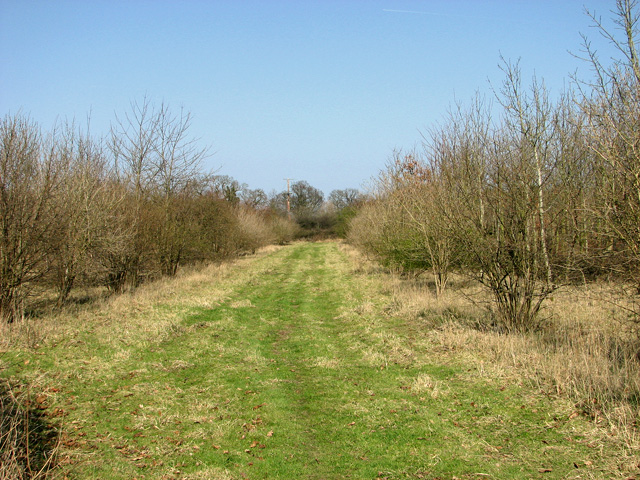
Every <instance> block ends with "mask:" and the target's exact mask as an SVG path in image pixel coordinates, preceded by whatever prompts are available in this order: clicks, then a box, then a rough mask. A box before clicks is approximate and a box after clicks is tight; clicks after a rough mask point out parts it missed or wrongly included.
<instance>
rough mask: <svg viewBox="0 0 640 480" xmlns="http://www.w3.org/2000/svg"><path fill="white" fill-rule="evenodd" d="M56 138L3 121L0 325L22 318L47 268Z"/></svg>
mask: <svg viewBox="0 0 640 480" xmlns="http://www.w3.org/2000/svg"><path fill="white" fill-rule="evenodd" d="M54 139H55V135H53V134H52V135H51V136H50V137H48V138H46V139H43V138H42V136H41V133H40V129H39V127H38V126H37V125H36V124H35V123H33V122H31V121H30V120H29V119H28V118H25V117H23V116H21V115H16V116H8V115H7V116H5V117H4V118H3V119H2V121H1V122H0V224H1V225H2V228H0V321H4V322H6V321H9V322H10V321H13V320H15V319H17V318H20V317H21V316H22V315H23V313H24V301H25V299H26V297H27V296H28V293H29V289H30V287H32V286H33V282H35V281H36V280H38V279H40V278H42V276H43V275H44V274H45V273H46V271H47V269H48V265H47V262H46V260H47V256H48V254H49V253H50V250H51V248H52V244H51V242H50V241H49V237H50V236H52V235H54V234H55V229H56V227H57V226H58V222H57V220H58V212H57V210H56V208H55V207H56V205H55V203H54V198H55V195H56V189H57V188H58V187H59V184H60V171H59V168H58V167H59V160H60V158H59V154H60V152H59V149H58V145H57V144H56V142H55V140H54Z"/></svg>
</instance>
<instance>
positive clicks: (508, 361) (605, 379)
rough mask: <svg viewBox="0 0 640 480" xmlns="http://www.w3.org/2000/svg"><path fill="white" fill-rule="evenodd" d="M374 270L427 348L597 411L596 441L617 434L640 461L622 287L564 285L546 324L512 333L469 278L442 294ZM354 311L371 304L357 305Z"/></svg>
mask: <svg viewBox="0 0 640 480" xmlns="http://www.w3.org/2000/svg"><path fill="white" fill-rule="evenodd" d="M341 248H342V249H343V251H345V252H346V253H347V254H348V256H349V258H350V259H351V261H352V262H355V263H356V264H357V266H356V267H354V269H355V270H356V271H359V272H360V271H362V272H369V273H371V272H376V268H375V267H371V266H367V265H365V263H366V262H367V260H366V258H364V257H363V256H362V255H361V254H359V253H358V252H353V251H352V250H354V249H352V248H351V247H349V246H347V245H343V246H342V247H341ZM377 276H378V277H379V278H380V279H381V281H382V283H383V289H384V291H385V292H386V293H387V294H388V296H389V297H390V301H389V304H388V305H387V306H386V309H385V312H386V313H387V314H388V315H391V316H394V317H398V318H401V319H403V320H404V321H406V322H409V323H411V324H413V325H414V329H415V332H416V339H417V340H416V341H417V342H422V346H423V347H425V348H432V349H435V351H436V352H438V354H439V355H446V356H449V357H455V359H456V360H457V361H463V362H465V363H468V364H470V365H475V366H477V367H478V368H477V372H478V373H479V374H480V375H483V376H486V377H490V378H494V379H501V380H502V381H503V382H505V384H508V383H516V384H517V383H521V382H527V383H530V384H533V385H534V386H536V387H537V388H538V389H539V391H541V392H544V393H545V394H547V395H553V396H555V397H558V398H566V399H567V400H568V401H570V402H571V405H572V406H571V412H570V414H578V415H587V416H589V417H591V418H592V420H593V423H594V440H593V441H594V444H595V443H597V436H598V435H606V436H607V437H611V438H617V439H619V441H620V442H622V443H624V444H625V445H626V447H627V451H628V452H629V456H630V459H631V460H630V461H631V462H636V463H637V461H638V460H640V456H638V454H637V452H638V451H640V429H639V426H640V342H639V341H638V339H639V336H638V332H637V330H636V328H637V325H635V324H633V323H631V322H629V321H628V319H627V316H628V315H627V313H626V312H625V311H624V309H621V308H618V305H619V303H620V301H621V300H620V297H619V295H618V294H617V292H618V290H619V288H618V287H617V286H615V285H609V284H605V283H598V284H592V285H585V286H574V287H567V288H564V289H561V290H559V291H558V292H557V293H556V294H555V295H554V296H553V298H552V299H550V301H549V302H547V303H546V304H545V306H544V308H543V310H542V312H541V315H542V317H543V322H542V325H543V328H542V330H541V331H539V332H534V333H529V334H509V335H506V334H502V333H500V332H498V331H496V330H495V329H493V328H492V325H491V317H490V315H489V314H488V312H487V309H486V308H484V305H485V304H486V303H488V299H486V298H483V296H484V295H485V294H484V293H483V291H482V289H481V288H480V287H479V286H477V285H474V284H471V283H469V282H468V281H467V280H466V279H465V278H463V277H454V278H453V279H452V282H451V283H450V287H449V289H448V290H447V291H446V292H445V293H444V294H443V295H441V296H439V297H436V295H435V294H434V293H433V290H432V289H431V288H429V282H428V280H425V279H424V278H421V277H413V278H408V277H400V276H398V275H391V274H388V273H384V272H380V270H377ZM355 310H356V311H358V310H364V311H366V310H367V309H366V308H364V306H363V305H360V306H358V307H356V309H355ZM391 345H393V342H391ZM370 353H371V357H372V358H371V362H372V363H379V362H381V361H382V358H381V357H380V353H379V352H370ZM400 355H401V353H400ZM396 356H397V355H396ZM373 357H375V358H373ZM430 385H431V386H433V383H432V382H431V381H430V378H427V376H425V377H423V378H416V379H414V383H413V384H412V388H414V389H417V390H422V391H424V392H429V391H430ZM603 432H604V433H603Z"/></svg>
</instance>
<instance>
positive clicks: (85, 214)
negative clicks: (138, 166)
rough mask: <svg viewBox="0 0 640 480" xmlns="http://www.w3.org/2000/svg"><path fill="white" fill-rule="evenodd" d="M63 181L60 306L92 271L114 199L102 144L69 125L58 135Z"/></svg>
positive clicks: (57, 243)
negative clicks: (93, 259)
mask: <svg viewBox="0 0 640 480" xmlns="http://www.w3.org/2000/svg"><path fill="white" fill-rule="evenodd" d="M57 141H58V143H59V145H60V151H61V153H60V154H61V156H62V157H63V158H64V162H62V165H61V170H62V171H61V175H62V182H61V186H60V188H59V189H58V194H57V195H56V198H55V203H56V205H57V208H58V210H59V212H60V222H59V227H58V234H57V235H56V236H55V237H51V238H50V241H51V243H52V245H53V249H54V251H53V255H52V259H51V261H52V264H53V265H54V269H55V275H56V284H57V285H56V286H57V289H58V301H57V303H58V305H59V306H61V305H62V304H63V303H64V302H65V301H66V300H67V298H68V296H69V293H70V292H71V289H72V288H73V286H74V283H75V281H76V278H77V276H78V275H88V274H89V270H90V267H89V264H90V263H91V256H92V255H93V254H94V253H95V248H96V245H97V243H98V242H99V241H100V238H101V237H102V236H103V235H105V233H106V232H105V227H106V223H107V222H106V215H108V212H109V211H110V209H111V208H112V205H110V202H112V201H113V198H112V197H111V195H110V194H109V193H108V192H107V188H108V184H109V172H108V168H107V159H106V157H105V155H104V152H103V150H102V144H101V143H100V142H99V141H96V140H94V139H93V138H91V136H90V134H89V132H88V131H87V132H86V133H83V132H81V131H80V130H79V129H77V128H76V126H75V125H74V124H73V123H72V124H67V125H66V126H65V127H64V128H63V130H62V132H61V134H60V136H59V138H58V140H57Z"/></svg>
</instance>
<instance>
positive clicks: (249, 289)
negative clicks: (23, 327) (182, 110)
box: [13, 243, 613, 479]
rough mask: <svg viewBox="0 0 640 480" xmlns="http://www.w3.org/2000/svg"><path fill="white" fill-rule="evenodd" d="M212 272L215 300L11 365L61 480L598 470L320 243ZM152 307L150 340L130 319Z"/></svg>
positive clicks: (557, 429)
mask: <svg viewBox="0 0 640 480" xmlns="http://www.w3.org/2000/svg"><path fill="white" fill-rule="evenodd" d="M226 275H227V276H226V278H227V283H226V284H225V286H224V287H221V286H220V285H217V286H216V285H212V284H208V283H207V282H206V281H201V282H200V283H199V284H198V286H197V288H195V287H194V288H192V290H190V291H189V292H188V293H185V292H183V291H181V290H179V289H178V288H179V287H175V288H176V291H175V292H173V294H172V297H171V298H175V297H176V296H178V297H180V296H184V297H185V299H184V300H183V301H182V303H179V304H176V303H175V301H169V300H161V301H156V302H155V303H154V306H153V308H152V309H151V310H148V309H147V310H145V309H144V308H142V307H139V309H141V310H143V311H142V313H140V312H138V313H135V303H134V305H132V306H131V307H130V308H132V309H133V312H132V311H129V310H123V312H124V313H123V314H122V315H123V318H121V319H120V320H118V319H115V320H105V321H104V322H103V323H104V325H102V326H96V327H95V328H89V329H87V332H86V333H82V334H78V335H77V336H74V337H73V338H65V339H61V340H59V341H57V342H53V343H50V344H47V345H44V346H42V347H41V348H39V349H38V350H37V351H36V352H28V351H25V352H17V353H15V352H14V353H13V355H15V358H14V364H16V365H20V366H21V367H20V368H21V369H22V370H23V373H25V372H26V373H28V375H30V376H31V377H32V378H34V379H39V382H40V383H41V384H44V385H49V394H50V397H49V399H48V403H47V404H48V406H49V410H50V411H52V412H55V411H59V412H63V411H64V413H65V415H64V421H63V422H64V430H65V435H64V436H63V445H64V446H63V457H67V458H68V461H69V465H68V472H69V473H68V474H69V476H70V477H71V478H96V479H97V478H100V479H108V478H147V479H160V478H164V479H172V478H176V479H178V478H181V479H182V478H185V479H186V478H192V479H241V478H248V479H263V478H269V479H273V478H283V479H289V478H291V479H293V478H296V479H298V478H300V479H338V478H356V479H373V478H388V479H397V478H447V479H449V478H473V479H479V478H495V479H507V478H519V479H520V478H554V479H555V478H610V476H611V475H613V474H612V473H611V472H608V473H604V472H602V471H600V470H599V469H600V465H601V464H602V459H603V458H604V457H605V456H606V452H603V451H601V450H599V449H597V448H593V446H592V445H591V446H590V445H589V443H588V440H587V437H585V436H584V432H586V431H587V429H588V428H589V425H588V423H587V422H586V420H584V419H581V418H573V419H569V415H568V414H569V413H570V412H566V411H563V410H562V407H561V406H558V405H556V404H555V403H554V402H553V401H552V400H550V399H548V398H546V397H544V396H542V395H539V394H537V393H536V392H533V391H531V390H530V389H528V388H527V387H525V386H523V385H518V384H507V383H504V381H501V380H500V379H497V378H491V377H490V376H489V375H487V374H484V373H483V371H482V368H480V367H477V366H474V365H472V364H469V363H468V362H466V363H465V362H462V361H460V360H457V358H456V357H455V355H451V354H450V353H446V352H444V351H443V350H442V348H441V347H440V346H439V345H434V344H432V343H430V341H429V340H428V338H427V337H426V336H425V335H423V333H424V332H421V331H419V330H417V329H416V326H415V325H410V324H408V323H406V322H404V321H403V320H402V319H400V318H394V317H392V316H388V315H385V314H384V313H383V308H384V306H385V304H386V303H388V302H389V298H388V297H386V296H385V295H384V294H383V293H381V291H380V286H379V284H377V283H376V280H375V279H373V278H370V277H365V276H363V275H355V274H354V273H353V267H352V265H350V264H349V260H348V258H347V256H346V255H345V254H344V253H343V252H342V251H341V250H340V248H339V245H338V244H336V243H315V244H296V245H293V246H290V247H286V248H283V249H280V250H278V251H276V252H274V253H271V254H269V255H265V256H260V257H257V258H253V259H249V260H246V261H244V262H243V263H242V264H241V265H238V266H236V267H233V268H232V269H231V270H230V271H229V272H227V274H226ZM167 298H169V297H167ZM127 312H128V313H127ZM167 312H169V313H170V314H171V315H173V317H172V318H174V320H173V321H171V322H168V323H167V322H165V323H162V322H159V323H158V325H160V326H161V327H158V329H157V331H155V330H153V329H150V327H149V325H148V323H145V322H143V321H141V320H140V321H139V322H138V321H137V320H134V319H136V318H138V317H144V318H147V319H149V318H150V319H151V321H152V320H153V318H154V316H161V315H162V314H165V313H167ZM110 318H111V317H110ZM98 320H99V319H96V318H94V319H93V320H92V321H93V322H96V323H97V324H98V325H101V324H100V322H99V321H98ZM136 322H138V323H136ZM123 325H127V326H126V328H125V327H124V326H123ZM143 325H144V328H143V327H142V326H143ZM145 332H146V333H145ZM149 332H151V333H149ZM43 376H44V379H43ZM56 409H58V410H56Z"/></svg>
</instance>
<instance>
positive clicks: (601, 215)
mask: <svg viewBox="0 0 640 480" xmlns="http://www.w3.org/2000/svg"><path fill="white" fill-rule="evenodd" d="M615 14H616V16H615V19H614V20H615V23H616V25H617V27H620V30H621V31H622V32H623V34H622V38H616V37H615V36H614V35H613V34H610V33H609V32H608V31H607V30H606V29H605V28H604V27H603V25H602V24H601V23H600V21H599V20H598V19H596V18H595V17H593V16H592V18H593V20H594V22H595V23H596V26H597V27H598V28H599V29H600V32H601V33H602V34H603V35H604V36H605V37H606V38H608V39H609V40H611V42H612V43H613V45H614V46H615V47H617V48H618V52H619V53H620V54H621V55H620V57H621V58H620V60H618V61H614V62H613V64H611V65H609V66H605V65H604V64H602V63H601V62H600V60H599V59H598V57H597V55H596V53H595V51H594V49H593V48H592V47H591V45H590V43H589V42H588V41H587V40H586V39H585V43H584V47H585V48H584V50H585V52H586V54H587V60H588V61H589V62H590V64H591V66H592V67H593V69H594V71H595V73H596V75H595V79H594V80H593V81H590V82H584V81H578V80H576V82H575V87H576V88H574V89H573V90H569V91H566V92H564V93H563V94H562V95H560V96H559V97H558V98H553V99H552V98H551V96H550V95H549V92H548V91H547V89H546V88H545V85H544V83H543V82H542V81H540V80H539V79H537V78H535V77H534V78H533V80H532V82H530V83H528V84H525V82H523V80H522V74H521V69H520V67H519V64H518V63H512V62H509V61H506V60H504V59H502V63H501V66H502V69H503V73H504V80H503V82H502V84H501V85H500V86H499V87H498V88H495V101H493V102H492V101H487V100H485V99H484V98H480V97H477V98H476V99H475V100H474V102H473V103H472V104H471V105H470V106H468V107H463V106H459V105H458V106H456V107H455V108H453V109H452V111H451V112H450V113H449V115H448V117H447V118H446V119H445V121H444V122H443V123H442V124H440V125H438V126H436V127H433V128H432V129H430V130H429V131H428V132H427V133H426V134H425V135H424V142H423V145H422V147H421V148H417V149H415V150H413V151H410V152H406V151H405V152H403V151H397V152H395V153H394V155H393V158H392V159H391V161H390V162H389V164H388V167H387V168H386V170H385V171H383V172H382V173H381V174H380V176H379V178H378V179H377V181H376V188H375V191H374V192H373V199H370V200H369V201H367V202H366V203H365V204H364V206H363V207H362V208H360V209H359V210H358V212H357V215H356V216H355V218H354V219H353V220H352V222H351V224H350V231H349V238H350V240H351V241H352V242H353V243H354V244H356V245H358V246H359V247H361V248H362V249H363V250H364V251H366V252H368V253H369V254H371V255H373V256H374V257H375V258H377V259H379V260H380V261H382V262H383V263H384V264H385V265H388V266H391V267H393V268H396V269H400V270H402V271H430V272H431V273H432V274H433V277H434V281H435V289H436V293H437V294H440V293H442V292H443V291H444V290H445V289H446V287H447V282H448V279H449V276H450V273H451V272H453V271H457V272H463V273H465V274H467V275H470V276H471V277H473V278H474V279H475V280H477V281H478V282H479V283H480V284H481V285H483V286H484V287H486V288H487V290H488V291H489V292H490V293H491V295H492V297H493V300H494V305H495V309H494V312H495V314H496V315H495V319H496V321H497V322H498V324H499V325H500V326H501V327H502V328H504V329H506V330H509V331H511V330H520V331H522V330H528V329H534V328H536V327H537V326H538V315H537V314H538V312H539V310H540V308H541V305H542V304H543V302H544V301H545V300H546V299H547V298H548V297H549V296H550V295H551V294H552V293H553V292H554V291H555V290H556V289H557V288H558V287H559V286H560V285H562V284H565V283H569V282H575V281H580V282H583V281H585V280H590V279H594V278H598V277H602V276H607V277H609V278H615V279H617V280H619V281H620V282H621V284H623V285H626V286H627V287H628V289H629V297H628V298H630V299H632V300H633V301H634V302H635V303H634V305H635V307H631V309H630V311H629V313H630V315H631V317H632V318H633V319H635V321H636V322H639V317H640V302H639V301H638V294H640V63H639V60H638V52H637V50H636V46H635V40H636V39H637V33H638V18H639V13H638V8H637V5H636V2H635V1H631V0H617V1H616V10H615Z"/></svg>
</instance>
